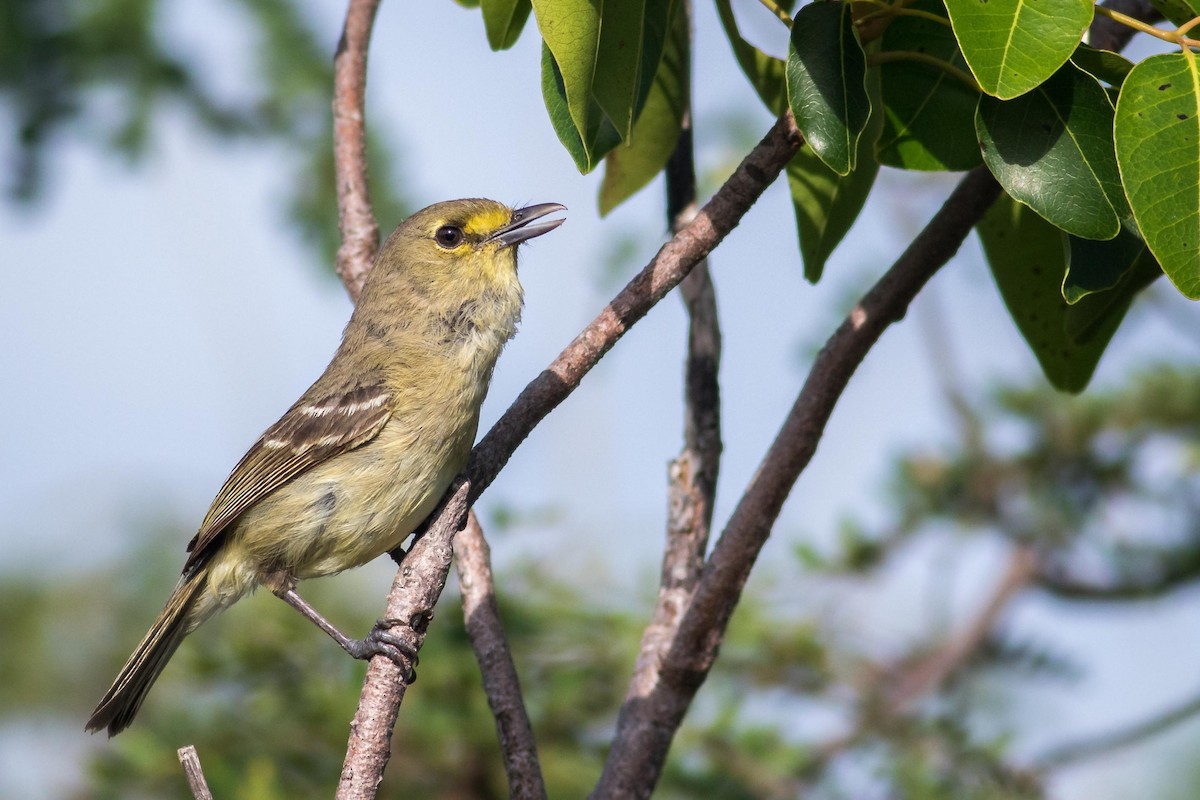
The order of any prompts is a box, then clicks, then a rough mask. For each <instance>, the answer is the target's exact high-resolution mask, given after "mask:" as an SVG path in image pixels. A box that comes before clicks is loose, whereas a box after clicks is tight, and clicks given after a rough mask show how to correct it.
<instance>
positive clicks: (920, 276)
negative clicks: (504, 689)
mask: <svg viewBox="0 0 1200 800" xmlns="http://www.w3.org/2000/svg"><path fill="white" fill-rule="evenodd" d="M999 191H1000V187H999V185H998V184H997V183H996V181H995V179H994V178H992V176H991V174H990V173H989V172H987V170H986V169H985V168H983V167H978V168H976V169H974V170H972V171H971V172H969V173H968V174H967V175H966V177H965V178H964V179H963V180H962V181H961V182H960V183H959V185H958V187H957V188H956V189H955V190H954V192H952V193H951V195H950V197H949V198H948V199H947V200H946V203H945V204H944V205H943V206H942V208H941V210H940V211H938V213H937V214H936V215H935V216H934V218H933V219H932V220H931V221H930V222H929V224H928V225H927V226H926V227H925V229H924V230H922V231H921V233H920V234H918V235H917V237H916V239H914V240H913V242H912V243H911V244H910V245H909V246H908V248H907V249H906V250H905V251H904V253H903V254H902V255H901V256H900V258H899V260H897V261H896V263H895V264H894V265H893V266H892V268H891V269H889V270H888V271H887V273H886V274H885V275H884V276H883V277H882V278H880V280H879V282H878V283H876V284H875V286H873V287H872V288H871V290H870V291H869V292H867V294H866V295H864V296H863V298H862V300H861V301H860V302H859V304H858V305H856V306H855V307H854V309H853V310H852V311H851V312H850V315H849V316H848V317H847V319H846V320H845V321H844V322H843V323H842V324H841V326H840V327H839V328H838V329H837V331H835V332H834V334H833V336H831V337H830V339H829V341H828V342H826V344H825V346H824V347H823V348H822V349H821V352H820V353H819V354H818V355H817V358H816V360H815V361H814V363H813V366H812V369H811V370H810V372H809V375H808V379H807V380H806V381H805V383H804V386H803V388H802V389H801V390H800V394H799V396H798V397H797V398H796V402H795V404H794V405H793V406H792V410H791V411H790V412H789V414H788V416H787V419H786V420H785V421H784V424H783V427H782V429H781V430H780V432H779V434H778V435H777V436H776V438H775V441H774V443H772V445H771V447H770V449H769V450H768V451H767V454H766V457H765V458H764V459H763V461H762V464H761V465H760V466H759V468H758V471H757V472H756V473H755V475H754V478H753V479H752V480H751V481H750V484H749V486H748V487H747V488H746V491H745V493H744V494H743V495H742V498H741V500H740V502H739V503H738V505H737V508H736V509H735V510H734V512H733V515H732V516H731V517H730V520H729V523H728V524H727V525H726V526H725V530H724V532H723V533H722V534H721V538H720V539H719V540H718V541H717V544H716V546H715V548H714V549H713V553H712V556H711V557H710V558H709V560H708V563H707V565H706V566H705V569H704V574H703V577H702V578H701V580H700V585H699V586H698V588H697V590H696V593H695V595H694V598H693V600H692V603H691V605H690V606H689V608H688V609H687V612H686V613H685V615H684V618H683V621H682V623H681V625H680V627H679V631H678V633H677V635H676V636H675V639H674V641H673V642H672V644H671V647H670V650H669V652H668V653H667V656H666V658H665V659H664V660H663V663H662V664H661V666H660V669H659V671H658V675H657V679H656V680H655V681H654V683H653V687H652V688H651V689H649V690H648V691H647V692H645V693H644V694H643V695H641V696H638V697H634V698H631V699H629V700H627V701H626V703H625V704H624V705H623V706H622V708H621V713H620V717H619V718H618V721H617V736H616V739H615V741H614V743H613V747H612V749H611V750H610V751H609V755H608V760H607V762H606V763H605V768H604V773H603V774H602V775H601V777H600V782H599V783H598V784H597V787H596V790H595V792H594V794H593V797H622V798H624V797H647V796H649V794H650V792H651V791H652V790H653V788H654V786H655V784H656V783H657V782H658V778H659V775H660V774H661V773H662V767H663V764H664V762H665V761H666V755H667V751H668V749H669V748H670V745H671V741H672V739H673V738H674V735H675V731H676V730H677V729H678V728H679V725H680V723H681V722H682V721H683V716H684V714H685V713H686V711H687V709H688V707H689V705H690V704H691V702H692V698H693V697H694V696H695V694H696V691H697V690H698V689H699V688H700V685H701V684H702V683H703V682H704V680H705V678H706V677H707V676H708V672H709V670H710V669H711V668H712V664H713V662H714V661H715V659H716V656H717V651H718V649H719V647H720V644H721V641H722V639H723V637H724V633H725V629H726V626H727V625H728V623H729V618H730V616H731V615H732V614H733V609H734V608H735V606H736V605H737V602H738V600H739V599H740V597H741V593H742V589H743V587H744V586H745V584H746V580H747V578H748V577H749V575H750V570H751V568H752V567H753V565H754V562H755V560H756V559H757V557H758V553H759V551H760V550H761V549H762V546H763V544H764V543H765V542H766V540H767V537H768V536H769V535H770V533H771V529H772V527H773V526H774V524H775V520H776V519H777V518H778V516H779V512H780V509H781V508H782V507H783V502H784V500H785V499H786V498H787V495H788V493H789V492H790V491H791V488H792V486H793V485H794V484H795V482H796V480H797V478H798V477H799V476H800V473H801V471H802V470H803V469H804V468H805V466H807V465H808V462H809V461H810V460H811V459H812V456H813V453H814V452H815V451H816V447H817V443H818V442H819V441H820V438H821V434H822V433H823V431H824V428H825V424H826V423H827V422H828V420H829V417H830V414H832V412H833V408H834V405H835V404H836V402H837V400H838V398H839V397H840V396H841V394H842V392H843V391H844V390H845V388H846V385H847V383H848V382H849V380H850V377H851V376H852V375H853V374H854V371H855V369H856V368H857V367H858V365H859V364H860V363H861V362H862V360H863V358H864V357H865V356H866V354H867V353H868V352H869V351H870V349H871V347H872V346H873V345H874V344H875V342H876V341H877V340H878V339H879V337H880V335H882V333H883V331H884V330H885V329H886V328H887V327H888V326H889V325H891V324H892V323H893V322H895V321H897V320H899V319H901V318H902V317H903V316H904V313H905V311H906V310H907V309H908V305H909V303H911V302H912V300H913V298H914V297H915V296H916V294H917V292H918V291H920V289H921V287H923V286H924V285H925V283H926V282H927V281H928V280H929V279H930V278H931V277H932V276H933V275H934V273H935V272H937V270H938V269H940V268H941V267H942V265H943V264H945V263H946V262H947V261H948V260H949V259H950V257H951V256H953V255H954V253H955V252H956V251H957V250H958V248H959V246H960V245H961V244H962V241H963V239H965V238H966V236H967V234H968V233H969V232H970V230H971V228H972V227H973V226H974V225H975V223H976V222H977V221H978V220H979V219H980V217H982V216H983V214H984V213H985V212H986V211H987V209H988V208H989V207H990V206H991V205H992V203H993V202H994V201H995V199H996V197H997V195H998V194H999Z"/></svg>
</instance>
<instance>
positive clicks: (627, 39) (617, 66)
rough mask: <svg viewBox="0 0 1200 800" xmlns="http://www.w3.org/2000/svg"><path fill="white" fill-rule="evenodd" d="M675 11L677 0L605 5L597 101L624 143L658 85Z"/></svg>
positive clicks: (595, 79)
mask: <svg viewBox="0 0 1200 800" xmlns="http://www.w3.org/2000/svg"><path fill="white" fill-rule="evenodd" d="M673 5H674V4H673V3H672V2H671V0H637V2H633V0H626V2H624V3H621V4H619V5H618V4H615V3H608V4H602V5H601V8H602V9H603V10H602V12H601V24H600V43H599V49H598V50H597V52H596V67H595V73H594V75H593V83H592V95H593V96H594V97H595V98H596V102H597V103H598V104H599V106H600V108H601V109H603V110H604V113H605V114H607V115H608V118H609V119H610V120H612V123H613V125H614V126H615V127H616V129H617V131H618V132H619V133H620V134H621V138H622V139H626V140H627V139H628V138H629V136H630V135H631V134H632V132H633V122H634V120H635V119H636V118H637V115H638V113H639V112H640V111H641V108H642V105H643V104H644V103H645V102H646V96H647V95H648V94H649V91H650V85H651V83H652V82H653V81H654V74H655V71H656V70H657V69H658V62H659V59H660V58H662V53H663V44H664V42H665V40H666V36H667V24H668V21H669V19H670V17H669V16H668V14H669V13H670V11H671V9H672V7H673Z"/></svg>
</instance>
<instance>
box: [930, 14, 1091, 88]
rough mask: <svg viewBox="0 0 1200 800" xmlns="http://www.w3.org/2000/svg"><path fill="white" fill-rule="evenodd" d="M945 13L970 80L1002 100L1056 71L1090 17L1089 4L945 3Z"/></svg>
mask: <svg viewBox="0 0 1200 800" xmlns="http://www.w3.org/2000/svg"><path fill="white" fill-rule="evenodd" d="M946 10H947V11H948V12H949V13H950V21H951V23H953V25H954V34H955V36H957V37H958V43H959V46H960V47H961V48H962V52H963V55H964V56H965V57H966V59H967V64H968V65H969V66H970V67H971V72H972V73H973V74H974V75H975V79H976V80H977V81H979V85H980V86H981V87H982V88H983V91H985V92H987V93H988V94H990V95H994V96H996V97H999V98H1001V99H1002V100H1010V99H1012V98H1014V97H1017V96H1019V95H1022V94H1024V93H1025V92H1028V91H1029V90H1030V89H1032V88H1033V87H1035V86H1037V85H1038V84H1040V83H1041V82H1042V81H1044V80H1046V79H1047V78H1049V77H1050V76H1051V75H1053V74H1054V73H1055V72H1057V71H1058V68H1059V67H1061V66H1062V65H1063V64H1064V63H1066V61H1067V59H1068V58H1070V57H1071V53H1072V52H1074V50H1075V46H1076V45H1078V44H1079V41H1080V39H1081V38H1082V37H1083V33H1084V31H1086V30H1087V27H1088V25H1089V24H1090V23H1091V21H1092V14H1093V11H1092V3H1091V2H1089V0H946Z"/></svg>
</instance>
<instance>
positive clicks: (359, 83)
mask: <svg viewBox="0 0 1200 800" xmlns="http://www.w3.org/2000/svg"><path fill="white" fill-rule="evenodd" d="M378 9H379V0H350V4H349V6H348V7H347V9H346V22H345V24H344V26H343V28H342V38H341V41H339V42H338V48H337V54H336V55H335V56H334V58H333V168H334V174H335V176H336V180H337V206H338V227H339V228H340V229H341V231H342V244H341V246H340V247H338V251H337V273H338V275H339V276H341V279H342V283H344V284H345V285H346V291H347V292H349V293H350V299H351V300H354V301H357V300H358V295H359V292H361V291H362V286H363V281H365V280H366V277H367V272H369V271H370V269H371V262H372V261H373V260H374V258H375V251H377V250H378V249H379V225H378V224H377V223H376V222H375V213H374V212H373V211H372V210H371V193H370V191H368V188H367V131H366V124H365V122H364V120H365V117H364V100H365V97H366V93H367V47H368V45H369V44H370V42H371V28H372V26H373V25H374V24H375V12H376V11H377V10H378Z"/></svg>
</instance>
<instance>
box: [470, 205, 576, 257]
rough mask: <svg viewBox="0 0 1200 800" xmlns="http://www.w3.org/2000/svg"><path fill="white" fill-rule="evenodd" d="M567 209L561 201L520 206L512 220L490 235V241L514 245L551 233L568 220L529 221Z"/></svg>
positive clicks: (503, 245)
mask: <svg viewBox="0 0 1200 800" xmlns="http://www.w3.org/2000/svg"><path fill="white" fill-rule="evenodd" d="M566 210H567V207H566V206H564V205H562V204H561V203H538V204H537V205H533V206H525V207H524V208H518V209H517V210H516V211H514V212H513V215H512V222H510V223H508V224H507V225H505V226H504V227H503V228H501V229H500V230H498V231H496V232H495V233H493V234H492V235H491V236H489V237H488V241H492V242H499V243H500V246H501V247H513V246H516V245H518V244H520V243H521V242H525V241H528V240H530V239H532V238H533V237H535V236H541V235H542V234H543V233H549V232H550V231H552V230H554V229H555V228H557V227H558V226H559V225H562V224H563V223H564V222H566V220H565V219H552V220H550V221H549V222H539V223H538V224H536V225H530V224H529V223H531V222H533V221H534V220H536V219H541V218H542V217H544V216H546V215H547V214H553V213H555V212H556V211H566Z"/></svg>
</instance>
